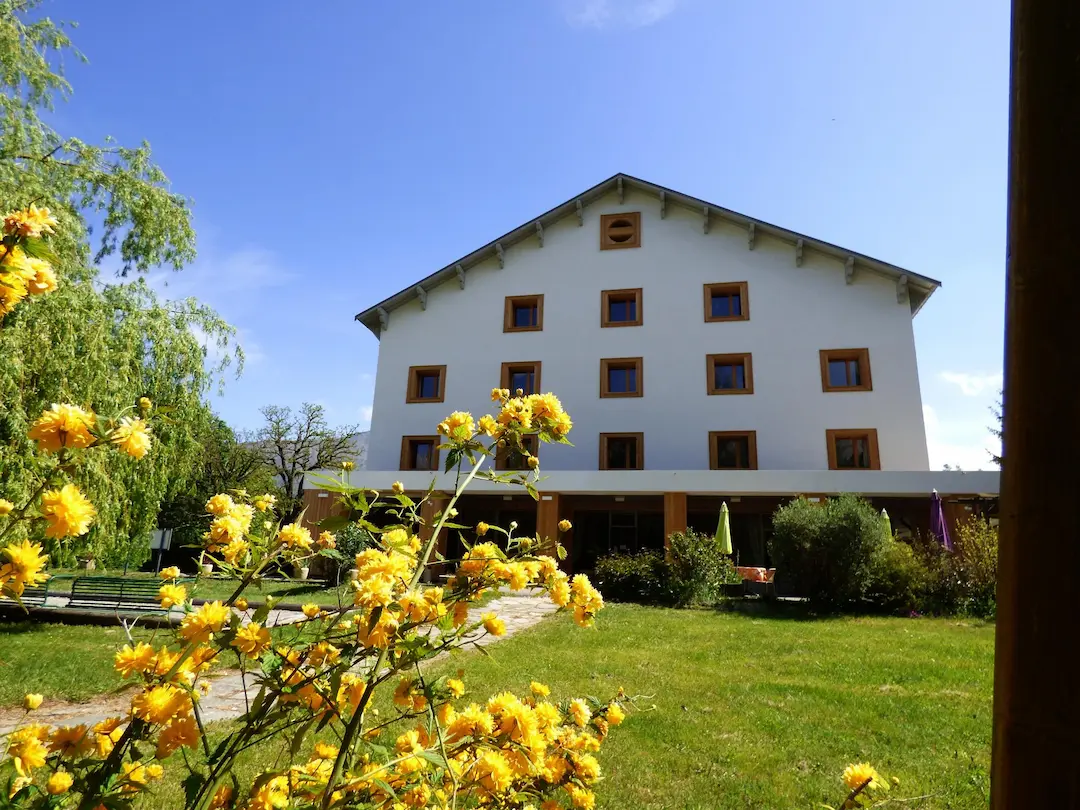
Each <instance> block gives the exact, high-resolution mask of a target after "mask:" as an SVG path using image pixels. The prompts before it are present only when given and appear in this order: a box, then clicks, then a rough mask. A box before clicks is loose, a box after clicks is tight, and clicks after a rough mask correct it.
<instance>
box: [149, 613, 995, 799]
mask: <svg viewBox="0 0 1080 810" xmlns="http://www.w3.org/2000/svg"><path fill="white" fill-rule="evenodd" d="M992 665H993V626H992V625H989V624H985V623H982V622H961V621H949V620H938V619H918V620H910V619H893V618H838V619H821V620H812V621H810V620H798V619H788V618H764V617H762V618H758V617H751V616H746V615H742V614H734V613H714V612H710V611H675V610H663V609H656V608H642V607H636V606H630V605H613V606H610V607H609V608H608V609H607V610H605V612H604V613H603V614H601V617H600V619H599V620H598V622H597V629H596V631H595V632H592V631H583V630H579V629H577V628H576V627H574V626H573V625H572V624H571V622H570V621H569V620H568V619H567V618H565V617H555V618H551V619H547V620H545V621H544V622H543V623H542V624H541V625H540V626H538V627H537V628H536V629H534V630H532V631H530V632H527V633H523V634H520V635H517V636H514V637H512V638H510V639H507V640H506V641H503V642H500V643H499V644H498V645H497V646H495V647H493V648H491V654H490V657H489V656H484V655H479V654H475V653H470V654H468V655H466V656H463V657H456V658H454V659H451V660H449V661H447V662H444V663H441V664H439V665H436V666H435V667H433V671H434V672H435V673H436V674H441V673H444V672H449V671H453V670H456V669H458V668H459V667H464V668H465V670H466V675H465V681H466V685H467V687H468V689H469V693H468V694H467V695H466V697H465V700H466V701H468V700H482V699H483V697H484V696H486V695H490V694H493V693H495V692H498V691H501V690H504V689H513V690H515V691H518V692H519V693H520V692H522V691H524V690H527V688H528V683H529V681H530V680H532V679H535V680H541V681H544V682H546V683H547V684H549V685H550V686H551V688H552V697H553V698H556V699H563V698H567V697H570V696H575V695H581V694H587V695H596V696H607V695H611V694H613V693H614V692H615V691H616V690H617V689H618V688H619V687H620V686H623V687H625V688H626V690H627V692H628V693H630V694H644V695H646V697H642V698H640V699H639V700H638V701H637V709H636V710H633V711H631V713H630V716H629V717H628V718H627V721H626V723H624V724H623V725H622V726H620V727H618V728H617V729H615V730H614V731H613V733H612V735H611V737H610V738H609V740H608V742H607V743H606V744H605V747H604V748H603V750H602V751H601V754H600V761H601V763H602V765H603V768H604V773H605V779H604V781H603V782H601V784H600V786H599V789H598V802H597V807H598V808H606V809H607V810H616V808H629V807H632V808H646V809H651V810H660V809H661V808H664V810H669V809H674V808H678V809H679V810H705V809H706V808H708V809H709V810H713V808H721V809H724V810H736V808H739V809H740V810H741V809H742V808H816V807H819V806H820V805H821V804H822V803H827V804H830V805H832V806H834V807H835V806H838V805H839V804H840V802H841V801H842V800H843V792H844V791H843V788H842V785H841V783H840V779H839V777H840V772H841V771H842V770H843V768H844V767H845V766H846V765H847V764H848V763H850V762H860V761H869V762H872V763H873V764H874V765H875V766H876V767H877V768H878V769H879V770H880V771H881V772H882V773H883V774H885V775H887V776H897V777H898V778H899V779H900V780H901V785H900V787H899V788H895V789H894V793H893V795H894V796H895V797H896V798H905V797H913V796H928V798H925V799H922V800H920V801H916V802H911V803H905V804H898V805H896V806H897V807H910V808H952V809H953V810H956V809H958V808H985V807H987V805H988V795H989V776H988V769H989V759H990V722H991V690H992ZM380 705H381V706H382V705H385V696H384V699H383V700H382V701H380ZM220 727H221V726H220V724H219V728H220ZM288 745H289V740H288V739H283V741H282V742H281V744H280V745H272V746H270V749H269V750H268V749H264V750H262V751H260V752H258V755H257V756H253V757H245V758H244V760H243V761H242V762H240V763H238V766H237V769H236V772H237V774H238V776H240V778H241V779H244V780H248V781H250V780H251V779H252V778H254V775H255V774H256V773H257V772H258V771H259V770H260V769H261V768H266V767H274V766H275V763H276V766H277V767H281V765H282V762H283V761H284V760H283V759H282V758H281V756H282V753H283V751H282V749H283V748H284V749H286V754H287V748H288ZM285 759H287V756H286V757H285ZM175 789H178V788H177V782H176V781H175V777H173V778H170V779H169V780H168V781H167V783H166V784H163V785H162V786H161V787H160V789H159V791H158V792H157V795H156V797H155V798H153V799H150V798H149V797H147V800H146V801H144V803H143V805H142V806H143V807H147V808H149V807H155V808H158V807H160V808H167V807H172V806H175V805H177V802H179V801H180V799H179V798H178V796H177V795H175V794H173V793H172V791H173V790H175Z"/></svg>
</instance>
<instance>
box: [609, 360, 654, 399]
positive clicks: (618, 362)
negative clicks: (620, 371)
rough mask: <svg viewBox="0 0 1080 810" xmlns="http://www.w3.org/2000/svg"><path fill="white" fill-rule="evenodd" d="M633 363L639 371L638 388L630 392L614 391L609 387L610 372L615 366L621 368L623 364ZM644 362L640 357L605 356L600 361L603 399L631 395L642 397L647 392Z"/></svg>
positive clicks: (623, 397)
mask: <svg viewBox="0 0 1080 810" xmlns="http://www.w3.org/2000/svg"><path fill="white" fill-rule="evenodd" d="M630 365H633V366H634V368H635V369H636V371H637V390H636V391H633V392H629V393H624V392H622V391H612V390H611V389H610V388H609V387H608V372H609V371H610V369H611V368H612V366H615V367H616V368H620V367H623V366H630ZM644 370H645V367H644V363H643V362H642V358H640V357H605V358H603V359H602V360H601V361H600V398H601V399H625V398H629V397H640V396H644V394H645V375H644Z"/></svg>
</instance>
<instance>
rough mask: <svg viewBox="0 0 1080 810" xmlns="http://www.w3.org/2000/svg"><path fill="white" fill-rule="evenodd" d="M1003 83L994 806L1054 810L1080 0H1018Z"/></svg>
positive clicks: (1070, 428)
mask: <svg viewBox="0 0 1080 810" xmlns="http://www.w3.org/2000/svg"><path fill="white" fill-rule="evenodd" d="M1010 90H1011V98H1010V131H1009V242H1008V260H1007V261H1008V268H1007V285H1008V286H1007V298H1006V302H1007V303H1006V310H1007V313H1006V323H1005V402H1004V404H1005V442H1004V458H1005V461H1004V465H1003V468H1002V480H1001V548H1000V553H999V557H998V614H997V649H996V657H995V668H994V751H993V764H992V769H991V804H992V807H993V808H994V810H1006V809H1007V810H1015V809H1016V808H1024V809H1025V810H1028V808H1030V810H1042V808H1055V810H1059V809H1060V808H1080V767H1078V766H1077V762H1078V761H1080V736H1078V735H1077V729H1080V689H1077V686H1076V684H1077V676H1078V669H1077V665H1076V664H1075V663H1070V659H1071V656H1072V655H1073V654H1075V650H1076V648H1077V641H1078V639H1080V598H1077V594H1076V589H1075V588H1074V587H1073V584H1072V577H1073V576H1074V574H1075V572H1076V571H1078V570H1080V520H1078V519H1077V510H1076V493H1077V492H1078V491H1080V430H1077V428H1076V416H1077V414H1078V413H1080V386H1078V385H1077V379H1080V329H1078V328H1077V303H1076V296H1075V295H1074V294H1073V293H1072V291H1073V290H1075V289H1076V282H1077V274H1078V273H1080V232H1078V224H1080V197H1078V195H1077V189H1078V188H1080V148H1078V144H1080V3H1077V2H1076V0H1013V32H1012V83H1011V88H1010ZM987 283H993V279H992V276H991V277H990V278H989V279H988V280H987ZM1048 572H1049V573H1053V572H1056V573H1058V574H1060V577H1058V578H1055V577H1053V576H1048Z"/></svg>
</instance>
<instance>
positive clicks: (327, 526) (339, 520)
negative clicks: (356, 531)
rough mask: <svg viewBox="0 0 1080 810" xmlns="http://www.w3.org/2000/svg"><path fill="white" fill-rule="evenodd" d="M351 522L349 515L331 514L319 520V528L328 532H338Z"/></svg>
mask: <svg viewBox="0 0 1080 810" xmlns="http://www.w3.org/2000/svg"><path fill="white" fill-rule="evenodd" d="M351 522H352V521H350V520H349V517H348V515H329V516H328V517H324V518H323V519H322V520H320V521H319V528H320V529H324V530H325V531H328V532H336V531H338V530H339V529H344V528H345V527H346V526H348V525H349V523H351Z"/></svg>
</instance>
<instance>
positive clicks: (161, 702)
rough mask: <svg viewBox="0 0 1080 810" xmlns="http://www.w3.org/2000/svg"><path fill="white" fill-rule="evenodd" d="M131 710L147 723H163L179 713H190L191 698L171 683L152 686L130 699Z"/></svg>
mask: <svg viewBox="0 0 1080 810" xmlns="http://www.w3.org/2000/svg"><path fill="white" fill-rule="evenodd" d="M131 710H132V711H133V712H134V713H135V716H136V717H141V718H142V719H143V720H145V721H147V722H148V723H153V724H154V725H164V724H165V723H168V722H169V721H170V720H172V719H173V718H174V717H176V716H177V715H179V714H188V713H190V711H191V698H189V697H188V695H187V693H186V692H185V691H184V690H183V689H180V688H179V687H176V686H173V685H171V684H164V685H162V686H152V687H150V688H149V689H147V690H145V691H144V692H141V693H140V694H138V695H136V696H135V697H134V698H133V699H132V701H131Z"/></svg>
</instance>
